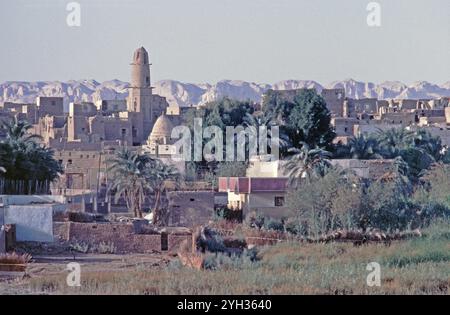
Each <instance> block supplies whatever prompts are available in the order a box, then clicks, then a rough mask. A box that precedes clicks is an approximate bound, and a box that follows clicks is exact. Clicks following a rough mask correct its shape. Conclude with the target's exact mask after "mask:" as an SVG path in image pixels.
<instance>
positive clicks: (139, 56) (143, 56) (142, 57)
mask: <svg viewBox="0 0 450 315" xmlns="http://www.w3.org/2000/svg"><path fill="white" fill-rule="evenodd" d="M132 64H138V65H148V64H150V60H149V57H148V52H147V50H146V49H145V48H144V47H140V48H138V49H136V50H135V52H134V55H133V62H132Z"/></svg>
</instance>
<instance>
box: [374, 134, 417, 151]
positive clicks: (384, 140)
mask: <svg viewBox="0 0 450 315" xmlns="http://www.w3.org/2000/svg"><path fill="white" fill-rule="evenodd" d="M377 138H378V140H379V142H380V144H381V145H382V147H383V151H384V152H383V153H384V156H385V157H387V158H395V157H397V156H399V155H400V152H401V151H402V150H405V149H408V148H410V147H411V146H412V145H413V144H414V132H412V131H410V130H407V129H406V128H391V129H389V130H384V131H383V130H381V129H378V135H377Z"/></svg>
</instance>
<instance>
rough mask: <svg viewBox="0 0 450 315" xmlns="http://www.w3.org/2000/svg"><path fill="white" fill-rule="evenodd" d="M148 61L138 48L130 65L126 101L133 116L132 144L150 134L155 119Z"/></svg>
mask: <svg viewBox="0 0 450 315" xmlns="http://www.w3.org/2000/svg"><path fill="white" fill-rule="evenodd" d="M150 65H151V64H150V59H149V57H148V52H147V51H146V50H145V48H144V47H141V48H138V49H137V50H136V51H135V52H134V55H133V62H132V63H131V86H130V93H129V96H128V101H127V108H128V111H129V112H131V113H139V114H134V116H133V119H132V121H133V139H134V140H133V142H142V141H144V140H145V139H147V137H148V135H149V134H150V131H151V128H152V126H153V123H154V121H155V119H156V117H154V116H155V114H154V111H153V104H152V100H153V95H152V86H151V80H150Z"/></svg>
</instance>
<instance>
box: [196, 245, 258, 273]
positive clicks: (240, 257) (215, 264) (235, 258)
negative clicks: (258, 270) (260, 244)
mask: <svg viewBox="0 0 450 315" xmlns="http://www.w3.org/2000/svg"><path fill="white" fill-rule="evenodd" d="M257 261H258V251H257V249H256V247H254V248H252V249H249V250H247V249H245V250H244V251H243V252H242V253H241V254H236V253H235V254H225V253H215V254H208V255H207V256H206V257H205V259H204V261H203V268H204V269H207V270H219V269H241V268H251V267H253V265H254V264H255V263H256V262H257Z"/></svg>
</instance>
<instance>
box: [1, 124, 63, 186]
mask: <svg viewBox="0 0 450 315" xmlns="http://www.w3.org/2000/svg"><path fill="white" fill-rule="evenodd" d="M31 127H32V126H31V125H30V124H29V123H28V122H26V121H22V120H18V119H17V118H14V119H13V120H10V121H4V122H2V123H1V125H0V128H1V129H2V130H3V132H4V133H5V134H6V137H5V139H4V140H2V141H1V142H0V165H2V167H3V169H4V172H0V177H2V178H3V179H4V180H8V181H10V182H11V181H14V182H16V183H19V182H20V183H21V184H20V185H19V186H21V188H20V189H18V190H17V189H16V191H9V193H16V194H17V193H18V194H22V193H24V194H28V193H36V192H38V191H42V190H43V189H42V187H43V188H44V190H45V189H47V190H48V188H49V185H50V182H52V181H53V180H55V179H56V178H57V177H58V176H59V174H61V173H63V169H62V167H61V165H60V163H59V162H58V161H56V160H55V159H54V151H53V150H52V149H50V148H47V147H45V146H44V145H42V144H40V143H39V140H40V137H39V136H38V135H35V134H32V133H31V132H30V129H31ZM38 186H39V187H41V188H39V187H38ZM45 187H47V188H45Z"/></svg>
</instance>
